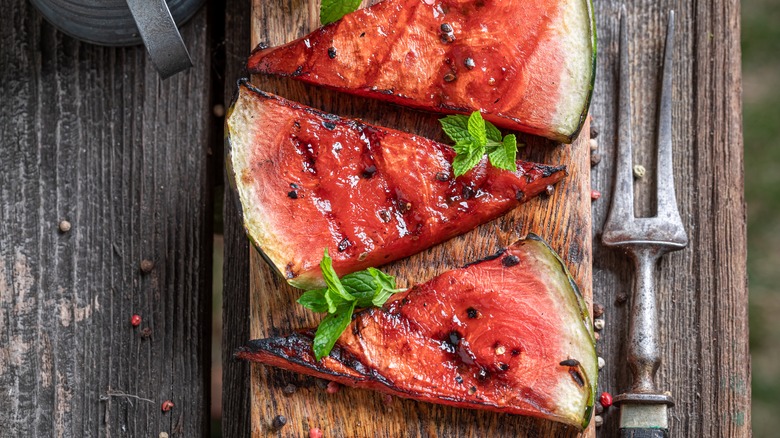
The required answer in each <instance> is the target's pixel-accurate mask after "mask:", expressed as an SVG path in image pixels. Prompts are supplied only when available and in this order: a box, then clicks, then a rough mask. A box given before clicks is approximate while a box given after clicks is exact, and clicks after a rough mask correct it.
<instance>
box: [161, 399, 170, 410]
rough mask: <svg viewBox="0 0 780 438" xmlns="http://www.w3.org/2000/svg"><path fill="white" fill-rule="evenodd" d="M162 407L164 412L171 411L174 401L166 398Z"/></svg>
mask: <svg viewBox="0 0 780 438" xmlns="http://www.w3.org/2000/svg"><path fill="white" fill-rule="evenodd" d="M160 409H162V411H163V412H168V411H170V410H171V409H173V402H172V401H170V400H165V401H164V402H162V406H161V407H160Z"/></svg>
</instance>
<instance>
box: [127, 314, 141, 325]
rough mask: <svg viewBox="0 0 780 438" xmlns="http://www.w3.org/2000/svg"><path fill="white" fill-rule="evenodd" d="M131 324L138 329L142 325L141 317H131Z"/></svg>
mask: <svg viewBox="0 0 780 438" xmlns="http://www.w3.org/2000/svg"><path fill="white" fill-rule="evenodd" d="M130 324H131V325H132V326H133V327H138V326H139V325H141V316H140V315H133V316H132V317H130Z"/></svg>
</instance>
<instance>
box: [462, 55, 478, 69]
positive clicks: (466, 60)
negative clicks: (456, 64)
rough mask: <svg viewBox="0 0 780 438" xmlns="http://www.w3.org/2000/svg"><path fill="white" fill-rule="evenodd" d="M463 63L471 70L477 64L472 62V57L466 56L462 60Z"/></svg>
mask: <svg viewBox="0 0 780 438" xmlns="http://www.w3.org/2000/svg"><path fill="white" fill-rule="evenodd" d="M463 65H465V66H466V68H467V69H469V70H471V69H473V68H474V67H476V66H477V64H475V63H474V60H473V59H472V58H466V59H464V60H463Z"/></svg>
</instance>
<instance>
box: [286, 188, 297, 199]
mask: <svg viewBox="0 0 780 438" xmlns="http://www.w3.org/2000/svg"><path fill="white" fill-rule="evenodd" d="M287 197H288V198H290V199H298V192H296V191H295V190H290V191H289V192H287Z"/></svg>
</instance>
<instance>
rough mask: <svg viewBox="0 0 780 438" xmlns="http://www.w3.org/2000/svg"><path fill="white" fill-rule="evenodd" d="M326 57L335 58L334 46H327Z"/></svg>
mask: <svg viewBox="0 0 780 438" xmlns="http://www.w3.org/2000/svg"><path fill="white" fill-rule="evenodd" d="M328 58H330V59H334V58H336V48H335V47H328Z"/></svg>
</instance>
